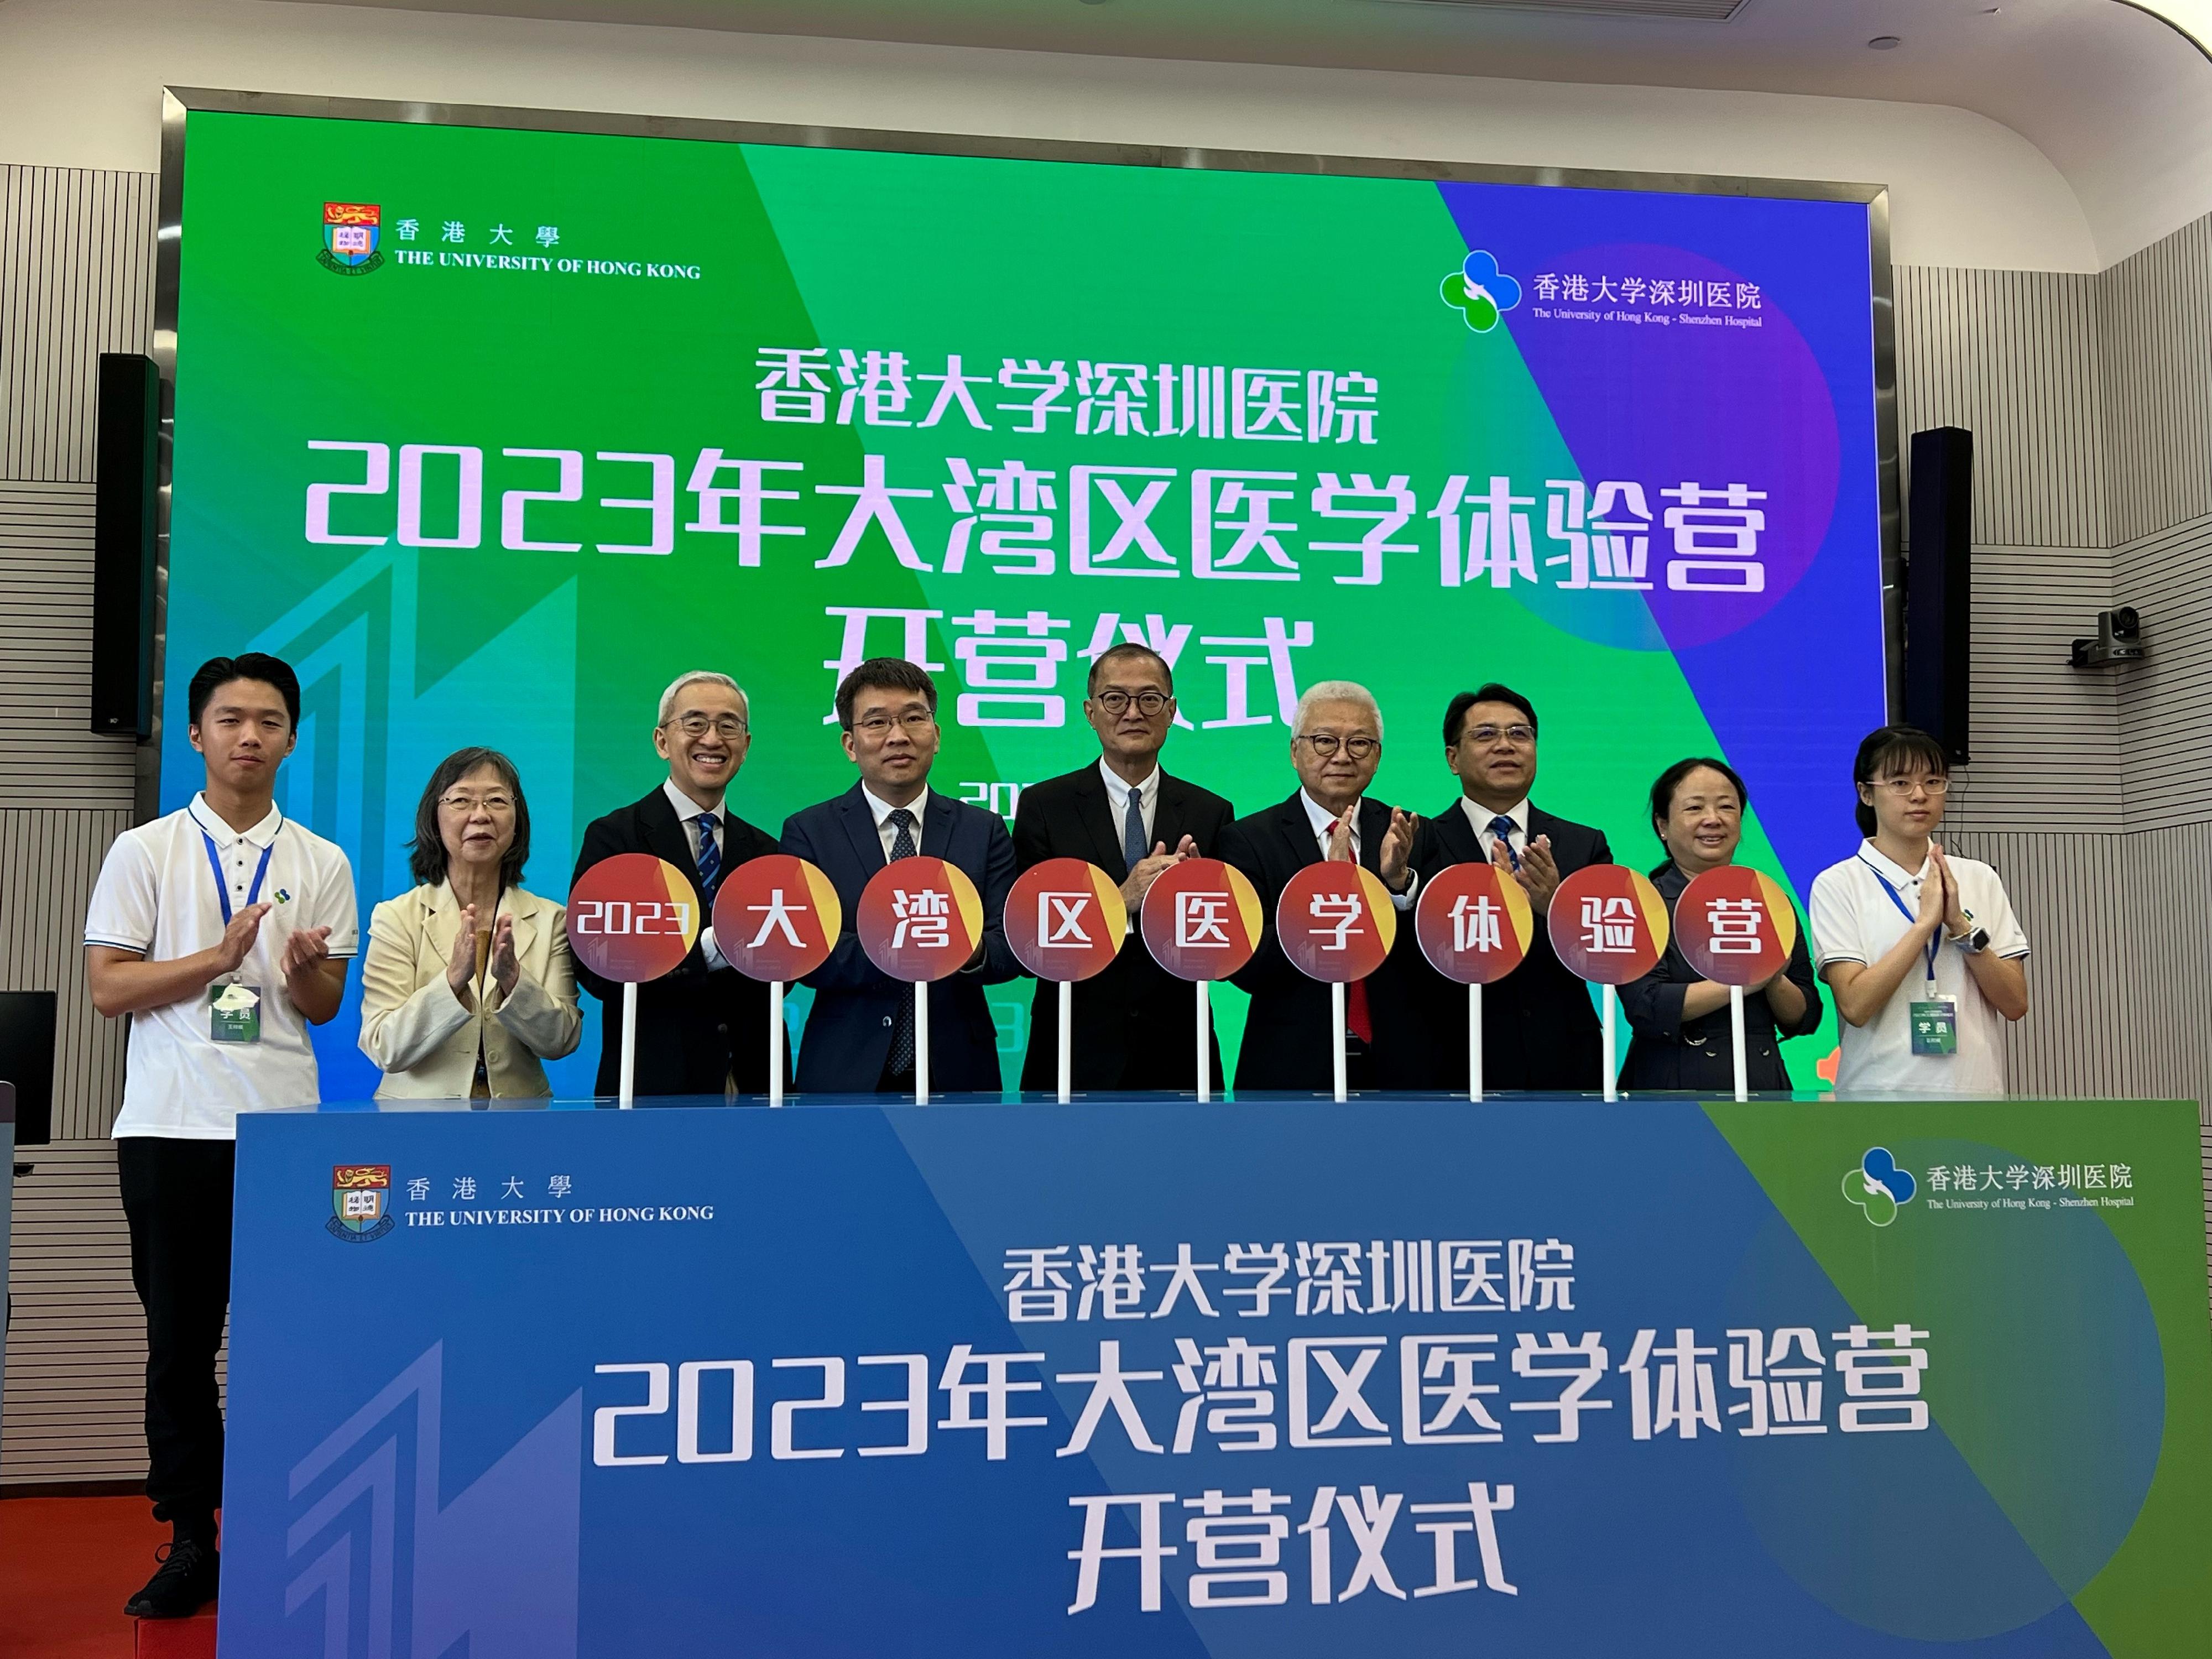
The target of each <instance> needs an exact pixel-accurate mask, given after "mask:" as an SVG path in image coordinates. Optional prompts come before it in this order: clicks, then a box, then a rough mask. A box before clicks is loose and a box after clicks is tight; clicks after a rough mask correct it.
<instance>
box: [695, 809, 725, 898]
mask: <svg viewBox="0 0 2212 1659" xmlns="http://www.w3.org/2000/svg"><path fill="white" fill-rule="evenodd" d="M692 822H693V823H696V824H697V825H698V826H699V856H698V859H697V860H696V861H697V863H698V866H699V887H700V890H702V892H704V893H705V894H706V896H708V898H709V899H712V898H713V897H714V884H715V883H716V882H717V881H718V880H720V878H721V874H722V849H721V848H719V847H717V846H715V845H714V814H713V813H712V812H702V813H700V814H699V816H698V817H696V818H694V819H693V820H692Z"/></svg>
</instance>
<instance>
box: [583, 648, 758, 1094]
mask: <svg viewBox="0 0 2212 1659" xmlns="http://www.w3.org/2000/svg"><path fill="white" fill-rule="evenodd" d="M751 746H752V731H751V726H750V722H749V720H748V719H747V716H746V712H745V694H744V692H743V691H742V690H739V689H738V683H737V682H736V681H735V680H733V679H732V678H730V677H729V676H728V675H726V674H718V673H715V672H714V671H711V670H704V669H702V670H699V671H695V672H692V673H689V674H685V675H683V676H681V677H679V678H678V680H677V681H676V683H675V684H673V685H671V686H670V687H669V688H668V690H665V691H664V692H662V693H661V694H660V718H659V724H657V725H656V726H654V727H653V747H654V748H655V749H656V750H659V753H660V756H661V757H662V758H663V759H665V761H666V762H667V763H668V778H667V781H665V782H664V783H663V784H662V785H661V786H660V787H659V788H657V789H655V790H654V791H653V793H651V794H649V795H647V797H646V798H645V799H643V800H641V801H635V802H633V803H632V804H631V805H628V806H624V807H621V808H618V809H617V810H616V811H612V812H610V813H608V814H607V815H606V817H603V818H595V819H593V820H592V823H590V824H589V825H588V826H586V829H585V830H584V845H583V849H582V850H581V851H580V853H578V854H577V855H576V873H577V874H578V875H581V874H583V872H585V871H586V870H587V869H589V868H590V867H591V866H592V865H594V864H597V863H598V862H599V860H602V859H607V858H612V857H613V856H614V855H615V854H617V853H650V854H653V856H654V857H655V858H659V859H664V860H666V861H667V862H669V863H670V864H672V865H674V866H676V867H677V868H678V870H681V871H682V872H684V874H685V875H687V876H689V877H690V878H691V888H692V894H693V896H694V897H696V899H697V901H698V903H699V916H700V920H701V921H702V924H703V923H704V922H705V921H706V919H707V917H708V915H710V914H711V913H712V911H713V908H714V890H715V888H716V887H717V886H719V885H720V883H721V878H722V876H723V873H724V872H726V871H729V870H733V869H735V868H736V867H737V866H738V865H740V864H743V863H744V862H745V861H746V860H748V859H756V858H758V857H759V856H760V855H761V854H763V853H773V852H775V842H774V841H773V840H771V839H770V838H769V836H768V834H767V832H766V831H764V830H761V829H755V828H754V827H753V826H752V825H751V824H750V823H746V822H745V821H744V819H743V818H741V817H738V816H736V815H735V814H734V813H732V812H731V811H729V810H728V808H727V807H726V805H725V804H724V796H725V795H726V793H728V790H729V787H730V783H731V781H732V780H733V779H734V778H735V777H736V776H737V775H738V768H739V767H741V766H743V765H744V763H745V753H746V751H747V750H749V749H750V747H751ZM576 978H577V980H578V981H579V982H580V984H581V985H582V986H583V987H584V988H585V989H586V990H587V991H589V992H590V993H591V994H592V995H593V996H595V997H597V998H599V1000H600V1001H601V1002H602V1003H604V1004H605V1017H604V1018H603V1019H602V1020H601V1022H600V1037H599V1085H598V1087H599V1093H601V1094H603V1095H611V1094H613V1093H615V1092H616V1091H617V1089H618V1088H619V1087H620V1086H621V1081H622V997H623V987H621V985H620V984H618V983H617V982H616V981H613V980H606V979H601V978H600V977H599V975H597V974H595V973H593V972H592V970H591V969H588V968H586V967H585V966H584V964H583V963H581V962H579V963H577V964H576ZM635 1089H636V1092H638V1093H639V1094H641V1095H728V1094H731V1093H740V1094H764V1093H766V1092H767V1090H768V987H767V986H766V985H763V984H762V983H761V982H760V981H757V980H750V979H747V978H746V977H745V976H744V975H743V974H740V973H738V972H737V971H736V970H735V969H732V968H731V966H730V965H729V963H727V962H726V961H725V960H724V959H723V957H722V953H721V951H720V949H719V948H718V947H717V946H716V945H715V942H714V928H713V927H711V926H703V925H702V927H701V929H700V933H699V939H698V941H697V943H696V944H694V945H692V947H691V953H690V955H689V956H687V957H684V960H683V962H682V963H680V964H678V967H677V969H676V970H675V971H674V972H673V973H670V974H664V975H661V977H660V978H659V979H656V980H649V981H647V982H646V983H644V984H642V985H641V986H639V987H637V1071H636V1076H635Z"/></svg>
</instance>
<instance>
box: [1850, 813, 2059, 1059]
mask: <svg viewBox="0 0 2212 1659" xmlns="http://www.w3.org/2000/svg"><path fill="white" fill-rule="evenodd" d="M1926 871H1927V866H1925V865H1923V866H1921V868H1920V869H1918V870H1907V869H1905V867H1904V866H1901V865H1899V864H1897V863H1894V862H1893V861H1892V860H1890V859H1889V858H1887V857H1886V856H1885V855H1884V854H1881V852H1879V851H1878V850H1876V848H1875V844H1874V843H1873V842H1871V841H1869V842H1862V843H1861V844H1860V846H1859V849H1858V851H1857V852H1856V853H1854V854H1851V856H1850V857H1849V858H1847V859H1845V860H1843V861H1842V862H1841V863H1840V864H1834V865H1831V866H1829V867H1828V868H1826V870H1823V871H1822V872H1820V874H1819V875H1817V876H1815V877H1814V878H1813V895H1812V900H1811V902H1810V903H1808V905H1807V906H1806V910H1807V917H1808V921H1809V922H1810V924H1811V927H1812V932H1813V964H1814V967H1815V968H1816V969H1820V970H1821V971H1822V972H1824V973H1825V971H1826V969H1827V966H1828V964H1829V963H1832V962H1856V963H1875V962H1879V961H1880V960H1881V958H1882V957H1885V956H1887V954H1888V953H1889V951H1890V950H1891V948H1892V947H1893V946H1894V945H1896V943H1897V942H1898V940H1899V939H1903V938H1904V937H1905V934H1906V933H1908V932H1909V931H1911V927H1912V917H1914V916H1917V915H1919V914H1920V881H1921V877H1922V876H1923V874H1924V873H1926ZM1951 873H1952V874H1954V876H1956V877H1957V878H1959V903H1960V907H1961V908H1964V909H1966V910H1968V911H1971V912H1972V915H1973V919H1974V923H1973V925H1974V926H1975V927H1985V928H1987V929H1988V930H1989V935H1990V942H1989V946H1988V949H1989V951H1990V954H1991V955H1992V956H1998V957H2024V956H2026V955H2027V953H2028V946H2027V933H2025V932H2023V931H2022V930H2021V925H2020V921H2019V919H2018V918H2017V917H2015V915H2013V908H2012V901H2011V899H2010V898H2008V896H2006V894H2005V890H2004V883H2003V882H2002V881H2001V880H2000V879H1999V878H1998V877H1997V872H1996V871H1995V870H1992V869H1991V868H1990V866H1988V865H1986V864H1984V863H1983V862H1981V860H1978V859H1962V858H1957V857H1954V858H1952V860H1951ZM1884 881H1887V883H1888V884H1889V888H1890V889H1894V890H1895V891H1896V893H1897V901H1896V902H1893V901H1892V900H1891V898H1890V895H1889V890H1887V889H1885V888H1884V887H1883V885H1882V884H1883V882H1884ZM1899 903H1902V904H1903V906H1904V907H1905V908H1904V909H1903V910H1900V909H1899V908H1898V905H1899ZM1905 911H1910V912H1911V915H1906V914H1905ZM1930 972H1931V970H1930V969H1929V966H1928V963H1927V961H1926V958H1925V957H1924V956H1923V957H1915V959H1914V960H1913V962H1912V964H1911V967H1909V968H1908V969H1906V970H1905V978H1904V981H1902V982H1901V983H1900V984H1899V986H1898V987H1897V989H1896V991H1895V993H1894V994H1892V996H1891V997H1890V999H1889V1000H1888V1002H1887V1003H1886V1004H1884V1005H1883V1006H1882V1009H1881V1012H1879V1013H1877V1014H1876V1015H1875V1017H1874V1018H1872V1019H1870V1020H1869V1021H1868V1022H1867V1023H1866V1024H1864V1025H1853V1024H1850V1022H1849V1021H1848V1020H1845V1021H1840V1022H1838V1023H1839V1024H1840V1026H1841V1030H1840V1032H1839V1036H1838V1041H1839V1044H1840V1047H1841V1050H1842V1052H1841V1054H1840V1055H1839V1056H1838V1061H1837V1066H1836V1092H1837V1093H1838V1095H1843V1096H1850V1095H1863V1094H1911V1095H2002V1093H2004V1092H2005V1049H2004V1030H2005V1024H2006V1021H2005V1018H2004V1016H2003V1015H2002V1014H2001V1013H1999V1012H1997V1011H1996V1008H1995V1007H1994V1006H1991V1004H1990V1000H1989V999H1988V998H1987V997H1985V996H1984V995H1983V994H1982V987H1980V985H1978V983H1977V982H1976V981H1975V979H1974V975H1973V970H1972V969H1970V968H1969V967H1967V965H1966V955H1965V953H1964V952H1963V951H1960V949H1959V947H1958V946H1957V945H1954V944H1952V943H1951V942H1950V941H1949V939H1948V936H1947V935H1945V934H1943V933H1938V934H1937V935H1936V962H1935V966H1934V969H1933V970H1932V972H1933V978H1932V979H1931V978H1930ZM1938 998H1945V999H1948V1000H1950V1001H1951V1004H1952V1006H1953V1007H1954V1008H1955V1009H1956V1010H1957V1014H1958V1041H1959V1047H1958V1052H1957V1053H1955V1054H1914V1053H1913V1052H1912V1014H1911V1005H1912V1004H1914V1003H1916V1002H1925V1001H1929V1000H1935V999H1938Z"/></svg>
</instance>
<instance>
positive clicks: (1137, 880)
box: [1121, 836, 1198, 910]
mask: <svg viewBox="0 0 2212 1659" xmlns="http://www.w3.org/2000/svg"><path fill="white" fill-rule="evenodd" d="M1197 856H1198V843H1197V842H1194V841H1193V840H1192V839H1191V838H1190V837H1189V836H1184V837H1183V838H1182V841H1181V842H1178V843H1177V844H1176V849H1175V851H1174V852H1172V853H1170V852H1169V851H1168V844H1167V842H1164V841H1158V842H1153V843H1152V851H1151V853H1149V854H1146V856H1145V857H1143V858H1141V859H1139V860H1137V867H1136V868H1135V869H1133V870H1132V871H1130V872H1129V878H1128V879H1127V881H1124V882H1123V883H1122V884H1121V900H1122V902H1123V903H1125V904H1127V906H1128V907H1129V908H1130V909H1132V910H1139V909H1142V908H1144V903H1145V895H1146V893H1148V892H1150V891H1151V890H1152V884H1153V883H1154V882H1156V881H1158V879H1159V878H1160V877H1161V875H1162V874H1163V873H1164V872H1166V871H1168V870H1170V869H1173V868H1174V867H1175V866H1176V865H1178V864H1181V863H1182V861H1183V860H1185V859H1194V858H1196V857H1197Z"/></svg>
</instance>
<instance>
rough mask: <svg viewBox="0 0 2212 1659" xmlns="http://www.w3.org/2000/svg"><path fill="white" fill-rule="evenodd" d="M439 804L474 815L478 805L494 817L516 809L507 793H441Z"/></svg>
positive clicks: (447, 808) (454, 810) (450, 809)
mask: <svg viewBox="0 0 2212 1659" xmlns="http://www.w3.org/2000/svg"><path fill="white" fill-rule="evenodd" d="M438 805H441V806H442V807H444V808H445V809H446V810H447V811H448V812H465V813H467V814H469V815H471V816H472V817H473V816H474V815H475V812H476V811H477V808H478V807H482V808H483V810H484V811H487V812H489V813H490V814H491V815H492V816H493V817H499V816H500V815H501V813H504V812H512V811H514V803H513V801H511V800H509V799H507V797H506V796H505V795H441V796H439V797H438Z"/></svg>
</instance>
